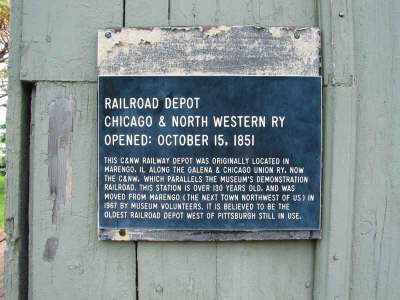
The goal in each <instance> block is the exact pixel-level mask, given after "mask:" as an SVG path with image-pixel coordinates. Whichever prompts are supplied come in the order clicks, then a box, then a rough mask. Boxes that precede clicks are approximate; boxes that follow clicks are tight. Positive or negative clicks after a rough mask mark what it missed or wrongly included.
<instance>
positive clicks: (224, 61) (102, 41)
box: [97, 26, 320, 76]
mask: <svg viewBox="0 0 400 300" xmlns="http://www.w3.org/2000/svg"><path fill="white" fill-rule="evenodd" d="M295 32H296V36H295ZM297 34H298V35H297ZM98 40H99V48H98V62H97V63H98V68H99V75H271V76H272V75H275V76H277V75H293V76H294V75H299V76H318V75H319V68H320V57H319V53H320V32H319V29H318V28H313V27H311V28H300V29H296V28H293V27H254V26H233V27H229V26H215V27H179V28H169V27H167V28H163V27H151V28H122V29H117V30H111V29H110V30H107V29H105V30H99V35H98Z"/></svg>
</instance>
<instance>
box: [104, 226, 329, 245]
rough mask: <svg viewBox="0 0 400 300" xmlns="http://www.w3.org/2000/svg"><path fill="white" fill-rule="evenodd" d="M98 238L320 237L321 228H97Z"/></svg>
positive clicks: (225, 239)
mask: <svg viewBox="0 0 400 300" xmlns="http://www.w3.org/2000/svg"><path fill="white" fill-rule="evenodd" d="M98 238H99V240H111V241H126V242H128V241H160V242H163V241H174V242H185V241H198V242H201V241H218V242H223V241H262V240H304V239H321V230H296V231H295V230H293V231H290V230H263V231H200V230H142V229H140V230H135V229H104V228H100V229H99V234H98Z"/></svg>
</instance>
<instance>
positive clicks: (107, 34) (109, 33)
mask: <svg viewBox="0 0 400 300" xmlns="http://www.w3.org/2000/svg"><path fill="white" fill-rule="evenodd" d="M104 36H105V37H106V38H108V39H109V38H110V37H111V32H109V31H107V32H106V33H105V34H104Z"/></svg>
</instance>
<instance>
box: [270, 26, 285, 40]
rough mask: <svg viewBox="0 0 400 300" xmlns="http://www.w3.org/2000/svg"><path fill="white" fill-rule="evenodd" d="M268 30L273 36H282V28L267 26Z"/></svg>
mask: <svg viewBox="0 0 400 300" xmlns="http://www.w3.org/2000/svg"><path fill="white" fill-rule="evenodd" d="M268 31H269V33H270V34H271V35H272V36H273V37H274V38H280V37H282V36H283V30H282V28H281V27H270V28H268Z"/></svg>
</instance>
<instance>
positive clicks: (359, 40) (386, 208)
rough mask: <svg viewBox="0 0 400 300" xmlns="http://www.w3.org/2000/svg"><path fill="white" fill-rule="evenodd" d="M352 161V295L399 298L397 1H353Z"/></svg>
mask: <svg viewBox="0 0 400 300" xmlns="http://www.w3.org/2000/svg"><path fill="white" fill-rule="evenodd" d="M352 5H353V9H354V14H353V17H354V32H355V34H354V47H355V52H356V53H357V59H356V61H355V68H356V71H357V72H356V78H357V103H358V115H357V125H358V126H357V165H356V178H357V180H356V187H355V209H354V224H355V225H354V234H353V237H354V240H353V261H352V281H351V285H352V290H351V299H374V300H377V299H399V297H400V292H399V283H400V275H399V268H400V251H399V249H400V235H399V228H400V218H399V216H400V201H399V194H400V186H399V179H400V161H399V153H400V123H399V118H398V116H399V113H400V105H399V99H398V95H399V92H400V85H399V77H400V64H399V62H400V61H399V55H400V35H399V30H393V28H398V27H399V25H400V4H399V2H398V1H383V2H377V1H358V0H357V1H352Z"/></svg>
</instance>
